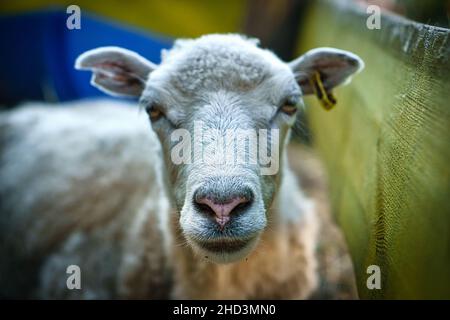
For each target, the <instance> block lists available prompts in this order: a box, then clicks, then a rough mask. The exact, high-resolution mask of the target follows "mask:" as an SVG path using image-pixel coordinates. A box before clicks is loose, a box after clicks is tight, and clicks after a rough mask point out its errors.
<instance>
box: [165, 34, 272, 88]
mask: <svg viewBox="0 0 450 320" xmlns="http://www.w3.org/2000/svg"><path fill="white" fill-rule="evenodd" d="M258 44H259V41H258V40H257V39H249V38H245V37H243V36H241V35H236V34H229V35H219V34H213V35H207V36H203V37H200V38H198V39H193V40H188V39H181V40H177V41H176V42H175V44H174V46H173V48H172V49H170V50H164V51H163V53H162V63H161V67H163V68H164V67H165V66H166V67H167V69H169V72H170V82H171V83H172V84H173V85H174V86H175V87H176V88H178V89H179V90H181V91H183V92H186V93H190V92H196V91H197V90H199V89H211V90H218V89H231V90H233V89H237V90H248V89H251V88H254V87H255V86H257V85H258V84H259V83H261V82H262V81H263V80H264V79H265V78H266V77H267V76H268V75H270V73H271V70H272V68H273V67H274V65H277V64H281V61H280V60H279V59H278V58H277V57H276V56H275V55H274V54H273V53H271V52H270V51H268V50H263V49H261V48H259V47H258Z"/></svg>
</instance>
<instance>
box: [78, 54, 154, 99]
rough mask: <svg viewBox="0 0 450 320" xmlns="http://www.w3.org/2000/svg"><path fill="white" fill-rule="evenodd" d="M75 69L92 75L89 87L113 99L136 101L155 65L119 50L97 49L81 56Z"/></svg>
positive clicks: (136, 55)
mask: <svg viewBox="0 0 450 320" xmlns="http://www.w3.org/2000/svg"><path fill="white" fill-rule="evenodd" d="M75 69H78V70H90V71H92V78H91V84H92V85H93V86H95V87H97V88H98V89H100V90H101V91H104V92H106V93H108V94H110V95H113V96H131V97H139V96H140V95H141V93H142V91H143V90H144V88H145V82H146V80H147V77H148V75H149V74H150V73H151V72H152V71H153V70H155V69H156V65H155V64H153V63H152V62H150V61H148V60H147V59H145V58H144V57H142V56H140V55H138V54H137V53H135V52H133V51H130V50H126V49H122V48H119V47H101V48H97V49H93V50H89V51H86V52H85V53H83V54H81V55H80V56H79V57H78V58H77V60H76V62H75Z"/></svg>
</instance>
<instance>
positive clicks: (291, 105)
mask: <svg viewBox="0 0 450 320" xmlns="http://www.w3.org/2000/svg"><path fill="white" fill-rule="evenodd" d="M281 111H282V112H283V113H285V114H287V115H289V116H291V115H294V114H295V113H296V112H297V102H296V101H290V100H287V101H285V102H284V104H283V105H282V106H281Z"/></svg>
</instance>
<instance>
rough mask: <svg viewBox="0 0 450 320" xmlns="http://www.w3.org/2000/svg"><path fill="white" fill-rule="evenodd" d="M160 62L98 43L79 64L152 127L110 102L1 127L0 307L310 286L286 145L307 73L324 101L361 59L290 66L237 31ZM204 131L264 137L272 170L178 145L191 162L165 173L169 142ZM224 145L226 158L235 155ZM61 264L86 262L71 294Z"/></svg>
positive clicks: (317, 54)
mask: <svg viewBox="0 0 450 320" xmlns="http://www.w3.org/2000/svg"><path fill="white" fill-rule="evenodd" d="M162 58H163V59H162V62H161V64H160V65H155V64H153V63H151V62H149V61H147V60H146V59H145V58H143V57H141V56H139V55H137V54H136V53H133V52H130V51H128V50H125V49H121V48H116V47H105V48H99V49H94V50H91V51H88V52H86V53H84V54H82V55H81V56H80V57H79V58H78V59H77V62H76V67H77V68H78V69H86V70H91V71H92V72H93V77H92V84H93V85H95V86H97V87H98V88H99V89H101V90H103V91H105V92H107V93H109V94H111V95H126V96H134V97H139V98H140V102H139V104H140V105H141V107H142V109H145V110H146V111H147V114H148V117H147V116H145V113H144V112H138V109H137V108H133V107H132V106H130V104H128V103H122V102H113V101H108V100H100V101H84V102H76V103H67V104H65V105H63V106H61V107H59V108H55V107H53V106H45V105H36V104H33V105H25V106H22V107H21V108H18V109H16V110H14V111H9V112H3V113H2V114H1V115H0V132H1V140H0V148H1V149H2V153H1V156H0V161H1V162H0V203H1V204H0V206H1V207H0V210H1V212H0V246H1V247H0V254H1V255H2V257H8V258H7V259H5V258H3V259H2V261H1V262H0V277H1V278H0V295H1V296H6V297H29V296H32V297H39V298H168V297H170V298H187V299H203V298H209V299H220V298H222V299H228V298H233V299H247V298H290V299H301V298H306V297H308V296H309V294H310V293H311V292H312V291H313V290H314V289H315V287H316V271H315V267H316V259H315V256H314V250H315V245H316V241H317V239H316V230H317V219H316V216H315V213H314V207H313V205H312V203H311V201H310V200H308V199H307V198H306V197H305V196H304V195H303V193H302V191H301V189H300V188H299V187H298V185H297V182H296V179H295V177H294V175H293V174H292V173H291V171H290V169H289V168H288V165H287V161H286V155H285V150H284V146H285V144H286V142H287V141H288V139H289V135H290V128H291V126H292V125H293V124H294V122H295V118H296V117H295V115H296V111H297V109H298V108H299V107H300V106H301V104H302V94H311V93H313V92H314V88H313V87H312V82H310V79H311V77H312V75H313V74H314V72H316V71H318V72H319V73H320V75H321V77H322V79H323V84H324V87H325V89H326V90H327V91H329V90H331V89H332V88H333V87H335V86H337V85H339V84H342V83H344V82H345V81H346V80H347V79H348V78H349V76H350V75H352V74H353V73H355V72H357V71H359V70H360V69H361V68H362V65H363V64H362V61H361V60H360V59H359V58H358V57H357V56H355V55H353V54H351V53H349V52H346V51H341V50H336V49H329V48H322V49H315V50H311V51H310V52H308V53H306V54H305V55H303V56H301V57H299V58H298V59H296V60H294V61H292V62H291V63H284V62H282V61H281V60H279V59H278V58H277V57H276V56H275V55H274V54H273V53H271V52H270V51H267V50H263V49H261V48H259V47H258V43H257V41H256V40H254V39H247V38H245V37H242V36H239V35H207V36H203V37H200V38H198V39H195V40H178V41H176V42H175V45H174V47H173V48H172V49H171V50H169V51H165V52H163V55H162ZM148 118H150V121H148ZM198 121H201V126H202V128H203V129H204V130H203V132H202V136H201V137H200V139H199V138H198V137H197V139H196V141H195V143H197V146H200V147H202V149H201V150H202V151H205V150H211V149H208V148H209V147H210V145H211V144H213V143H216V142H217V141H222V140H220V139H221V137H223V136H224V135H225V132H226V131H227V130H228V131H230V130H231V131H232V132H233V131H238V130H240V129H245V130H247V131H248V130H250V131H251V130H254V132H255V135H256V136H258V138H259V136H261V135H262V133H261V132H263V131H261V130H266V131H265V132H267V135H268V142H270V143H267V145H265V146H264V147H261V145H262V143H261V140H259V139H258V140H256V144H257V147H259V148H260V149H259V153H258V156H259V155H260V154H261V152H263V151H269V152H268V154H271V155H272V156H273V155H276V154H279V158H280V159H278V158H274V157H272V158H271V163H270V164H269V165H272V164H273V163H272V162H278V160H279V163H280V164H279V170H276V171H275V172H272V174H263V173H262V172H263V171H261V169H262V168H263V167H264V165H263V164H262V162H261V159H259V158H258V159H257V160H256V161H250V160H252V159H253V158H252V154H251V150H252V147H251V146H250V145H248V146H247V147H245V148H243V149H239V150H238V151H239V152H238V153H239V155H241V156H242V155H244V159H247V161H246V162H245V161H244V162H243V163H242V162H239V163H236V162H232V163H231V164H230V163H229V162H226V163H223V162H220V161H217V160H218V158H217V157H218V156H217V155H218V154H219V152H204V153H201V156H199V151H198V150H197V149H196V147H193V146H190V145H186V144H183V145H182V148H181V149H182V150H183V151H184V155H183V157H184V156H187V155H189V156H191V155H192V156H193V158H190V157H188V158H189V159H191V160H192V159H194V161H186V162H182V163H174V161H173V160H174V159H173V156H174V152H173V151H174V148H177V147H179V143H180V140H177V139H174V137H178V138H181V137H184V138H186V136H183V135H179V133H180V132H181V133H193V132H194V131H195V126H196V125H197V124H198ZM149 122H150V123H151V125H149ZM180 130H181V131H180ZM277 137H279V143H275V144H273V143H274V141H275V142H277V139H276V138H277ZM182 140H183V139H182ZM224 141H225V140H224ZM233 141H234V140H233ZM251 142H252V140H249V144H251ZM253 142H254V141H253ZM227 146H231V147H230V148H228V149H226V150H227V151H226V152H225V156H229V155H230V152H236V151H237V149H236V144H231V143H230V142H229V141H228V142H227ZM215 150H216V151H217V149H215ZM263 153H264V152H263ZM233 154H234V155H235V154H236V153H233ZM246 156H248V157H246ZM199 159H202V160H205V161H206V162H199V161H197V160H199ZM253 160H255V159H253ZM265 164H267V163H265ZM275 168H278V166H275ZM69 265H78V266H80V269H81V289H79V290H76V289H75V290H69V289H68V288H67V286H66V279H67V276H68V275H67V274H66V269H67V267H68V266H69Z"/></svg>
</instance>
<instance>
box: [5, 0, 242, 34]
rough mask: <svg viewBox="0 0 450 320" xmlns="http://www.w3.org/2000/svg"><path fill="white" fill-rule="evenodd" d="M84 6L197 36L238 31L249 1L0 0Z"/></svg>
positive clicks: (12, 7)
mask: <svg viewBox="0 0 450 320" xmlns="http://www.w3.org/2000/svg"><path fill="white" fill-rule="evenodd" d="M72 4H76V5H78V6H79V7H80V8H81V12H82V14H83V12H84V10H86V11H87V12H92V13H96V14H99V15H101V16H104V17H107V18H111V19H116V20H117V21H120V22H125V23H127V24H130V25H133V26H137V27H142V28H145V29H148V30H151V31H153V32H156V33H161V34H164V35H168V36H172V37H196V36H200V35H202V34H205V33H214V32H237V31H239V30H240V29H241V27H242V21H243V20H244V15H245V12H246V4H247V3H246V1H241V0H228V1H204V0H190V1H181V0H180V1H177V0H165V1H160V0H130V1H123V0H98V1H92V0H77V1H71V0H27V1H1V2H0V13H17V12H23V11H27V10H37V9H45V8H48V7H50V6H61V7H67V6H69V5H72Z"/></svg>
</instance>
